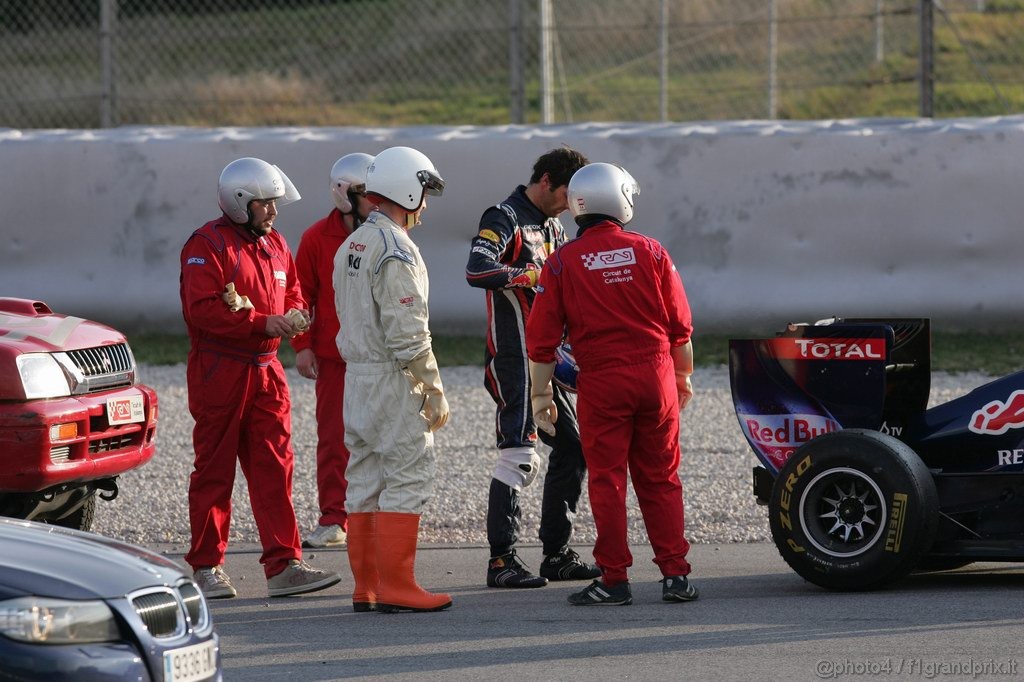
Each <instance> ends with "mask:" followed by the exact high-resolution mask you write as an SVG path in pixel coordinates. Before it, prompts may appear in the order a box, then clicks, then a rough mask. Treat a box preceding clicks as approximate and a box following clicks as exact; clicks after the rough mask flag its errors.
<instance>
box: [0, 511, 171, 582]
mask: <svg viewBox="0 0 1024 682" xmlns="http://www.w3.org/2000/svg"><path fill="white" fill-rule="evenodd" d="M183 575H184V573H183V572H182V569H181V567H179V566H178V565H177V564H175V563H174V562H173V561H171V560H170V559H167V558H166V557H163V556H161V555H159V554H155V553H153V552H150V551H149V550H146V549H143V548H141V547H136V546H134V545H129V544H126V543H123V542H118V541H117V540H111V539H110V538H105V537H103V536H101V535H96V534H93V533H83V532H80V531H75V530H70V529H67V528H61V527H59V526H51V525H46V524H40V523H33V522H31V521H18V520H14V519H0V599H10V598H13V597H18V596H23V595H28V594H33V595H37V596H45V597H59V598H63V599H95V598H112V597H119V596H124V595H125V594H127V593H129V592H131V591H133V590H137V589H140V588H143V587H151V586H153V585H173V584H174V583H175V582H176V581H177V580H178V579H180V578H181V577H182V576H183Z"/></svg>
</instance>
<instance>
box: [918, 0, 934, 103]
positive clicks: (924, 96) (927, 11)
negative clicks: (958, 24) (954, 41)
mask: <svg viewBox="0 0 1024 682" xmlns="http://www.w3.org/2000/svg"><path fill="white" fill-rule="evenodd" d="M919 7H920V14H921V73H920V76H919V78H920V81H921V103H920V104H921V107H920V108H921V117H922V118H931V117H932V116H933V115H934V113H935V46H934V37H935V35H934V31H935V23H934V12H933V10H934V7H933V5H932V0H920V3H919Z"/></svg>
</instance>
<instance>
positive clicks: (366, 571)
mask: <svg viewBox="0 0 1024 682" xmlns="http://www.w3.org/2000/svg"><path fill="white" fill-rule="evenodd" d="M347 542H348V563H349V565H350V566H351V567H352V577H353V578H355V581H356V585H355V587H353V588H352V610H353V611H356V612H364V611H374V610H376V603H377V584H378V583H379V582H380V579H379V577H378V575H377V512H363V513H357V514H349V515H348V540H347Z"/></svg>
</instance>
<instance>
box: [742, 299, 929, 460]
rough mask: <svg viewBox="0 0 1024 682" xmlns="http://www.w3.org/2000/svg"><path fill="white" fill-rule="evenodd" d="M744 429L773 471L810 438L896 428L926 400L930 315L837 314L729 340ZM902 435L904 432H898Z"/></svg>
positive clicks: (917, 413)
mask: <svg viewBox="0 0 1024 682" xmlns="http://www.w3.org/2000/svg"><path fill="white" fill-rule="evenodd" d="M729 380H730V384H731V388H732V399H733V404H734V406H735V409H736V417H737V419H738V420H739V423H740V428H741V430H742V431H743V435H744V436H745V437H746V439H747V442H748V443H750V447H751V448H753V450H754V453H755V454H756V455H757V457H758V459H759V460H761V463H762V464H763V465H764V467H765V469H767V471H768V472H770V474H771V476H772V477H774V476H775V475H776V474H777V473H778V471H779V469H780V468H781V467H782V465H783V464H785V462H786V460H787V459H788V458H789V457H790V455H792V454H793V452H794V451H796V449H797V448H799V447H800V446H801V445H803V444H804V443H806V442H807V441H809V440H811V439H812V438H815V437H816V436H819V435H821V434H824V433H828V432H830V431H837V430H839V429H844V428H864V429H873V430H876V431H881V432H883V433H888V432H890V425H896V424H904V423H906V422H907V421H909V418H910V417H912V416H914V415H920V414H921V413H922V412H924V410H925V409H926V408H927V406H928V394H929V391H930V390H931V323H930V321H929V320H928V319H915V318H907V319H903V318H893V319H867V318H845V319H844V318H831V319H828V320H822V321H820V322H817V323H815V324H789V325H787V326H786V328H785V329H784V330H783V331H781V332H779V333H778V334H776V335H775V336H773V337H771V338H761V339H732V340H730V341H729ZM896 435H898V434H896Z"/></svg>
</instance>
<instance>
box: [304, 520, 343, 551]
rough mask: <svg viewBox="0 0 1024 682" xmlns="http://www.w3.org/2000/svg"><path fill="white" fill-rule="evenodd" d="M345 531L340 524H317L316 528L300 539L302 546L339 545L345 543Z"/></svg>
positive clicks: (315, 547)
mask: <svg viewBox="0 0 1024 682" xmlns="http://www.w3.org/2000/svg"><path fill="white" fill-rule="evenodd" d="M345 538H346V535H345V531H344V530H342V528H341V526H339V525H338V524H336V523H332V524H331V525H329V526H317V527H316V530H314V531H313V532H312V533H310V534H309V535H307V536H306V539H305V540H303V541H302V546H303V547H308V548H312V549H319V548H321V547H340V546H341V545H344V544H345Z"/></svg>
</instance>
